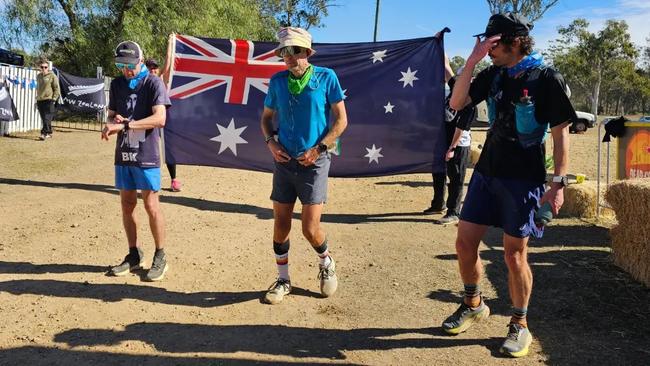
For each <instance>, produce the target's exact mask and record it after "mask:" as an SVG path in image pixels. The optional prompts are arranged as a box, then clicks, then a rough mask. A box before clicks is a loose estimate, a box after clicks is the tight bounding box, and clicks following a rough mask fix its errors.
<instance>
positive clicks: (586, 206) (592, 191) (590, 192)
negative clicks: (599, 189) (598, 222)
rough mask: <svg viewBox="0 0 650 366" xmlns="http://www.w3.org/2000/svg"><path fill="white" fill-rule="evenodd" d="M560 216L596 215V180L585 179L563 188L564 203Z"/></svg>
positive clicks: (584, 216)
mask: <svg viewBox="0 0 650 366" xmlns="http://www.w3.org/2000/svg"><path fill="white" fill-rule="evenodd" d="M560 216H570V217H582V218H592V217H596V182H590V181H586V182H583V183H580V184H570V185H568V186H567V187H566V188H564V204H563V205H562V208H561V209H560Z"/></svg>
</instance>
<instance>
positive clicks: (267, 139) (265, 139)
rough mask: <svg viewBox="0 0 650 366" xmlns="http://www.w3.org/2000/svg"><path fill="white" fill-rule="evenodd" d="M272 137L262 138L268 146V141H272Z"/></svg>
mask: <svg viewBox="0 0 650 366" xmlns="http://www.w3.org/2000/svg"><path fill="white" fill-rule="evenodd" d="M273 137H274V136H273V135H270V136H266V137H265V138H264V142H266V143H267V144H268V143H269V141H271V140H273Z"/></svg>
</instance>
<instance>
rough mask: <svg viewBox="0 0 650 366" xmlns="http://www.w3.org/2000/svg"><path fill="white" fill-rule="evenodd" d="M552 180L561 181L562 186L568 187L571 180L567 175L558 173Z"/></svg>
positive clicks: (554, 181)
mask: <svg viewBox="0 0 650 366" xmlns="http://www.w3.org/2000/svg"><path fill="white" fill-rule="evenodd" d="M552 182H553V183H560V186H562V187H566V186H568V185H569V180H568V179H567V177H566V175H556V176H554V177H553V180H552Z"/></svg>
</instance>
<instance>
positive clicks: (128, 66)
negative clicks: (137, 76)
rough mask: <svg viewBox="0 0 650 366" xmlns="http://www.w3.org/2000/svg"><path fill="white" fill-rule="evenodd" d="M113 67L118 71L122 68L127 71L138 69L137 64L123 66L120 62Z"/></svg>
mask: <svg viewBox="0 0 650 366" xmlns="http://www.w3.org/2000/svg"><path fill="white" fill-rule="evenodd" d="M115 67H117V68H118V69H120V70H122V69H124V68H127V69H129V70H135V68H136V67H138V65H137V64H123V63H121V62H116V63H115Z"/></svg>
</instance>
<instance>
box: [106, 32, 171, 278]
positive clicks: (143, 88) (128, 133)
mask: <svg viewBox="0 0 650 366" xmlns="http://www.w3.org/2000/svg"><path fill="white" fill-rule="evenodd" d="M142 60H143V59H142V49H140V46H139V45H138V44H137V43H135V42H131V41H125V42H122V43H120V44H119V45H118V46H117V48H116V49H115V66H116V67H117V68H118V69H119V70H120V71H121V72H122V76H120V77H117V78H115V79H113V81H112V82H111V87H110V94H109V95H110V97H109V104H108V123H107V124H106V126H105V127H104V129H103V130H102V139H104V140H106V141H108V139H109V137H110V136H111V135H114V134H118V135H117V141H116V144H115V187H116V188H117V189H119V190H120V200H121V203H122V223H123V225H124V231H125V232H126V238H127V242H128V245H129V254H128V255H127V256H126V257H125V258H124V261H122V263H121V264H119V265H117V266H114V267H112V268H111V269H110V271H109V274H111V275H113V276H124V275H126V274H128V273H129V272H132V271H134V270H137V269H140V268H141V267H142V264H143V260H144V258H143V252H142V249H141V245H140V244H141V243H139V242H138V228H137V223H136V220H135V218H136V215H135V212H134V211H135V207H136V205H137V203H138V190H140V191H141V192H142V200H143V201H144V207H145V209H146V211H147V215H148V216H149V226H150V227H151V233H152V234H153V239H154V242H155V244H156V252H155V254H154V256H153V262H152V264H151V268H150V269H149V271H148V272H147V274H146V276H145V280H147V281H160V280H162V279H163V277H164V276H165V272H167V269H168V265H167V260H166V258H165V252H164V249H163V247H164V242H165V221H164V219H163V215H162V211H161V209H160V201H159V191H160V148H159V142H160V133H159V131H158V129H159V128H162V127H163V126H165V120H166V116H167V114H166V112H167V107H169V106H170V105H171V102H170V100H169V96H168V95H167V88H165V84H164V83H163V81H162V80H161V79H160V78H159V77H156V76H154V75H153V74H151V73H149V70H148V69H147V67H146V66H145V64H144V63H143V61H142Z"/></svg>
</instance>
